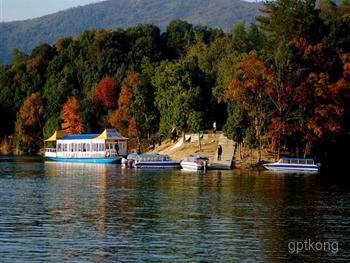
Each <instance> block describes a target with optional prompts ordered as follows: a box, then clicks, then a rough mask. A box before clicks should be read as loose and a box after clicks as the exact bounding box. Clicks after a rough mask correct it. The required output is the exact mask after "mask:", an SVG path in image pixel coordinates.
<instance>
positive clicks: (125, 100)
mask: <svg viewBox="0 0 350 263" xmlns="http://www.w3.org/2000/svg"><path fill="white" fill-rule="evenodd" d="M138 82H139V78H138V75H137V74H136V73H134V72H131V73H129V74H128V76H127V78H126V79H125V80H124V81H123V83H122V90H121V92H120V95H119V99H118V108H117V109H116V110H115V111H114V112H113V113H112V114H111V115H110V117H109V123H110V124H111V125H112V126H113V127H114V128H115V129H117V130H118V131H120V133H121V134H122V135H124V136H129V137H130V138H132V137H137V127H136V122H135V120H134V118H133V117H132V116H131V113H130V106H131V102H132V86H133V85H136V84H137V83H138Z"/></svg>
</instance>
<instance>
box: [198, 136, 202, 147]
mask: <svg viewBox="0 0 350 263" xmlns="http://www.w3.org/2000/svg"><path fill="white" fill-rule="evenodd" d="M200 136H201V133H200V132H198V145H199V151H200V152H201V151H202V144H201V137H200Z"/></svg>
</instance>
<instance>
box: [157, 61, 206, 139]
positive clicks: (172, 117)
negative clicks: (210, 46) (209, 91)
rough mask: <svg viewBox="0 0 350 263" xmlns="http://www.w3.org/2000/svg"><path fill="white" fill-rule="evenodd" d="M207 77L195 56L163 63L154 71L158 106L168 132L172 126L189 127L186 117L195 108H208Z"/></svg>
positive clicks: (163, 130)
mask: <svg viewBox="0 0 350 263" xmlns="http://www.w3.org/2000/svg"><path fill="white" fill-rule="evenodd" d="M203 83H205V79H204V76H203V73H202V72H201V71H200V69H199V67H198V62H197V60H196V59H191V60H189V61H180V62H177V63H171V62H167V61H166V62H162V63H161V64H160V66H159V67H157V69H156V71H155V77H154V79H153V85H154V86H155V87H156V98H155V102H156V106H157V108H158V110H159V112H160V129H161V131H162V132H163V133H166V134H169V132H170V129H171V128H172V127H176V128H177V130H179V131H182V132H183V137H184V135H185V131H187V130H188V129H189V127H188V123H187V119H188V116H189V114H190V113H191V112H192V111H202V112H203V111H204V110H205V98H206V96H205V95H206V94H205V90H204V88H203V85H202V84H203Z"/></svg>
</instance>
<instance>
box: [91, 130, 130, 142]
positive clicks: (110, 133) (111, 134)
mask: <svg viewBox="0 0 350 263" xmlns="http://www.w3.org/2000/svg"><path fill="white" fill-rule="evenodd" d="M94 139H119V140H127V139H128V138H126V137H123V136H122V135H121V134H120V133H119V132H117V131H116V130H114V129H105V130H104V131H103V132H102V133H101V134H100V135H99V136H97V137H96V138H94Z"/></svg>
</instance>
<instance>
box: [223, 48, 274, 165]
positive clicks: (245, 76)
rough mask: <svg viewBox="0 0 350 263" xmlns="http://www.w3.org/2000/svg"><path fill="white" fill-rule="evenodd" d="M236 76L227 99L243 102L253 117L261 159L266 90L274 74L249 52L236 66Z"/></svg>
mask: <svg viewBox="0 0 350 263" xmlns="http://www.w3.org/2000/svg"><path fill="white" fill-rule="evenodd" d="M234 78H235V79H234V80H233V81H232V82H231V83H230V85H229V87H228V89H227V90H226V92H225V99H226V100H235V101H237V102H240V103H242V104H243V107H244V108H245V110H246V111H247V112H248V114H249V115H250V116H251V117H252V119H253V124H254V129H255V132H256V138H257V140H258V161H260V159H261V149H260V146H261V132H262V128H263V123H264V120H265V118H266V113H267V109H266V98H267V97H266V92H265V90H266V89H267V88H268V87H269V86H270V85H271V81H272V74H271V71H270V70H269V69H267V68H266V67H265V65H264V63H263V62H262V61H261V60H260V59H259V58H258V57H257V56H256V55H255V54H254V53H249V54H246V55H244V56H243V58H242V59H241V61H240V63H239V64H238V66H237V67H236V69H235V72H234Z"/></svg>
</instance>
